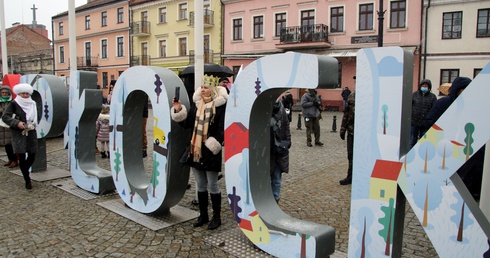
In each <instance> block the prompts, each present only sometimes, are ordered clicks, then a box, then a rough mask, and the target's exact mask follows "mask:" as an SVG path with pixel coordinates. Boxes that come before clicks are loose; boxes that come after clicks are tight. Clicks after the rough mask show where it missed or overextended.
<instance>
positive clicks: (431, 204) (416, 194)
mask: <svg viewBox="0 0 490 258" xmlns="http://www.w3.org/2000/svg"><path fill="white" fill-rule="evenodd" d="M441 184H442V181H436V180H427V179H422V180H419V181H417V182H415V184H414V186H413V191H412V192H413V199H414V201H415V204H416V205H417V207H418V208H420V209H422V211H423V214H424V215H423V219H422V226H424V227H427V226H428V225H429V217H428V215H429V211H431V210H435V209H436V208H437V207H439V205H440V204H441V201H442V189H441Z"/></svg>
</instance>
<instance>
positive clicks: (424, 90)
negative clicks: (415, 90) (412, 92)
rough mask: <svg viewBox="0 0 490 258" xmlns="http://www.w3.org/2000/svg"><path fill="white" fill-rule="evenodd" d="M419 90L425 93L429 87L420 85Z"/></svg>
mask: <svg viewBox="0 0 490 258" xmlns="http://www.w3.org/2000/svg"><path fill="white" fill-rule="evenodd" d="M420 90H421V91H422V93H426V92H428V91H429V88H426V87H422V88H420Z"/></svg>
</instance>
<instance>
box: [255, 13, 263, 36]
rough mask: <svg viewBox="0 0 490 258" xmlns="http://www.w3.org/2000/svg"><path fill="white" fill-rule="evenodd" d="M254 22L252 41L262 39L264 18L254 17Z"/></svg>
mask: <svg viewBox="0 0 490 258" xmlns="http://www.w3.org/2000/svg"><path fill="white" fill-rule="evenodd" d="M253 21H254V39H261V38H264V16H255V17H254V18H253Z"/></svg>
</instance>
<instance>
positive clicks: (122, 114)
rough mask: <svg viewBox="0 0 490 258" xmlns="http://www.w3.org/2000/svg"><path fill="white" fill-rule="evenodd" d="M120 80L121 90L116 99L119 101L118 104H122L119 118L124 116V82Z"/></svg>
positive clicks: (122, 79)
mask: <svg viewBox="0 0 490 258" xmlns="http://www.w3.org/2000/svg"><path fill="white" fill-rule="evenodd" d="M120 80H121V84H120V85H121V86H120V87H121V89H120V90H119V95H118V96H117V97H118V100H119V103H121V104H122V109H121V110H122V111H121V116H124V94H125V92H126V80H125V79H124V77H123V78H121V79H120Z"/></svg>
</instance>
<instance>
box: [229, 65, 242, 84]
mask: <svg viewBox="0 0 490 258" xmlns="http://www.w3.org/2000/svg"><path fill="white" fill-rule="evenodd" d="M240 68H242V66H240V65H239V66H233V67H232V69H231V70H232V71H233V73H234V75H233V81H235V79H236V76H237V75H238V72H240Z"/></svg>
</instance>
